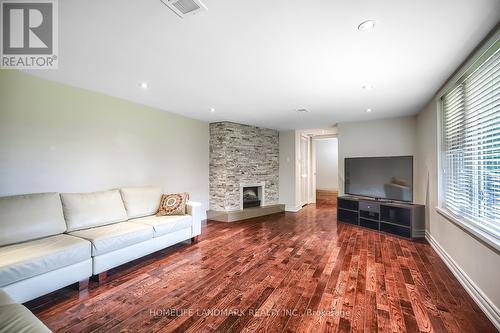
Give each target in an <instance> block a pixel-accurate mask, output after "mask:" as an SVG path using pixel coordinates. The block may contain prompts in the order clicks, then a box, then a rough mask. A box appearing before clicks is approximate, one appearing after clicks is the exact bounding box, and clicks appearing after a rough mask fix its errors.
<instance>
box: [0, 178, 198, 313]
mask: <svg viewBox="0 0 500 333" xmlns="http://www.w3.org/2000/svg"><path fill="white" fill-rule="evenodd" d="M161 195H162V191H161V189H160V188H155V187H142V188H121V189H115V190H109V191H102V192H93V193H61V194H57V193H40V194H27V195H20V196H11V197H2V198H0V289H3V290H4V291H5V292H6V293H7V294H8V295H9V296H10V297H11V298H12V299H13V300H14V301H15V302H18V303H22V302H26V301H28V300H31V299H34V298H36V297H39V296H41V295H43V294H47V293H49V292H52V291H54V290H57V289H59V288H62V287H64V286H67V285H70V284H72V283H75V282H81V285H82V286H85V285H86V284H87V283H88V278H89V277H90V276H92V275H98V276H99V277H100V279H102V278H105V274H106V271H107V270H109V269H110V268H113V267H116V266H119V265H122V264H124V263H126V262H129V261H131V260H134V259H137V258H139V257H142V256H144V255H147V254H150V253H152V252H155V251H158V250H160V249H163V248H166V247H168V246H171V245H173V244H176V243H179V242H182V241H185V240H189V239H191V240H192V241H195V240H196V239H197V236H198V235H200V233H201V211H200V210H201V205H200V204H199V203H196V202H188V204H187V211H186V215H179V216H161V217H157V216H156V215H155V213H156V212H157V210H158V207H159V204H160V198H161Z"/></svg>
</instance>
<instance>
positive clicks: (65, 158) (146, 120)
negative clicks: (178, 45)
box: [0, 70, 208, 209]
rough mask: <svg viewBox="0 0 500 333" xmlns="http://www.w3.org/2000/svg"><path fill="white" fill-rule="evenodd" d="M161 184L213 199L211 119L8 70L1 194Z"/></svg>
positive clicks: (3, 75) (0, 124)
mask: <svg viewBox="0 0 500 333" xmlns="http://www.w3.org/2000/svg"><path fill="white" fill-rule="evenodd" d="M141 185H160V186H162V187H163V190H164V191H166V192H179V191H187V192H189V193H190V194H191V198H192V200H195V201H200V202H202V203H203V205H204V207H205V209H206V207H207V203H208V123H205V122H201V121H197V120H193V119H189V118H186V117H182V116H179V115H176V114H172V113H168V112H162V111H160V110H156V109H152V108H149V107H145V106H142V105H138V104H134V103H131V102H127V101H124V100H120V99H117V98H113V97H109V96H106V95H102V94H98V93H94V92H90V91H87V90H83V89H78V88H74V87H70V86H67V85H62V84H58V83H54V82H50V81H45V80H41V79H39V78H35V77H33V76H29V75H26V74H22V73H20V72H17V71H12V70H1V71H0V195H11V194H21V193H31V192H45V191H56V192H83V191H96V190H103V189H109V188H115V187H120V186H141Z"/></svg>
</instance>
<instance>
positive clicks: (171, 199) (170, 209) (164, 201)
mask: <svg viewBox="0 0 500 333" xmlns="http://www.w3.org/2000/svg"><path fill="white" fill-rule="evenodd" d="M188 200H189V194H188V193H172V194H164V195H162V196H161V200H160V208H159V209H158V213H157V214H156V216H166V215H185V214H186V203H187V201H188Z"/></svg>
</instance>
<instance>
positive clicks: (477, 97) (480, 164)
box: [441, 43, 500, 239]
mask: <svg viewBox="0 0 500 333" xmlns="http://www.w3.org/2000/svg"><path fill="white" fill-rule="evenodd" d="M495 45H498V44H497V43H495ZM491 53H492V54H491V55H490V56H488V58H486V60H484V59H482V63H480V65H479V66H478V67H476V68H475V69H474V71H473V72H472V73H470V74H468V75H466V76H465V77H463V78H462V80H460V81H459V82H458V84H457V86H456V87H455V88H453V89H452V90H451V91H449V92H448V93H446V94H445V95H444V96H443V97H442V154H441V157H442V166H443V174H442V176H443V177H442V180H443V184H442V185H443V189H444V196H443V202H442V208H444V209H446V210H447V211H449V212H450V213H452V214H453V215H454V216H456V217H458V218H460V220H461V221H462V222H464V223H467V224H468V225H471V226H472V227H475V228H479V229H481V230H482V231H483V232H487V233H488V234H490V235H492V236H494V237H495V238H497V239H500V50H499V49H498V47H497V48H496V50H493V51H492V52H491Z"/></svg>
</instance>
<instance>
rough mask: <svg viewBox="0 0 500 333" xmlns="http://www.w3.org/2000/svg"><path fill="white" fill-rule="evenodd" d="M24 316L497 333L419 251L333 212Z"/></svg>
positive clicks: (221, 327) (176, 255) (223, 235)
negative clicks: (340, 218) (341, 219)
mask: <svg viewBox="0 0 500 333" xmlns="http://www.w3.org/2000/svg"><path fill="white" fill-rule="evenodd" d="M27 306H28V307H29V308H30V309H31V310H32V311H33V312H34V313H35V314H36V315H37V316H38V317H39V318H40V319H41V320H42V321H43V322H44V323H45V324H46V325H47V326H48V327H49V328H51V329H52V330H53V331H55V332H172V331H177V332H208V331H219V332H240V331H243V332H250V331H259V332H322V331H325V332H326V331H328V332H362V331H364V332H375V331H379V332H432V331H434V332H461V333H462V332H471V333H473V332H477V333H487V332H497V330H496V329H495V327H494V326H493V325H492V324H491V323H490V322H489V321H488V319H487V318H486V316H485V315H484V314H483V313H482V312H481V310H480V309H479V308H478V306H477V305H476V304H475V303H474V302H473V301H472V299H471V298H470V297H469V296H468V294H467V293H466V292H465V290H464V289H463V288H462V287H461V285H460V284H459V283H458V281H457V280H456V279H455V278H454V277H453V275H452V274H451V272H450V271H449V270H448V269H447V267H446V266H445V264H444V263H443V262H442V261H441V259H440V258H439V257H438V255H437V254H436V253H435V252H434V251H433V250H432V249H431V247H430V246H429V245H428V244H427V243H425V242H410V241H407V240H404V239H400V238H395V237H392V236H387V235H383V234H379V233H377V232H373V231H370V230H366V229H361V228H357V227H353V226H350V225H347V224H343V223H337V221H336V212H335V207H334V206H318V207H317V208H316V207H315V206H308V207H306V208H305V209H303V210H301V211H300V212H299V213H296V214H292V213H281V214H275V215H271V216H267V217H262V218H256V219H252V220H247V221H242V222H236V223H230V224H228V223H222V222H208V223H207V225H206V226H204V227H203V229H202V235H201V237H200V241H199V243H196V244H194V245H190V244H187V243H185V244H180V245H177V246H174V247H172V248H169V249H167V250H164V251H161V252H157V253H155V254H153V255H150V256H148V257H145V258H143V259H140V260H136V261H135V262H133V263H130V264H127V265H124V266H122V267H119V268H117V269H114V270H111V271H110V272H109V275H108V280H106V282H105V283H104V284H103V285H101V286H98V285H97V282H91V283H90V289H89V290H88V291H87V292H83V293H79V292H78V291H77V290H75V289H71V288H65V289H62V290H60V291H57V292H54V293H52V294H50V295H47V296H44V297H41V298H39V299H37V300H35V301H32V302H29V303H28V304H27Z"/></svg>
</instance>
